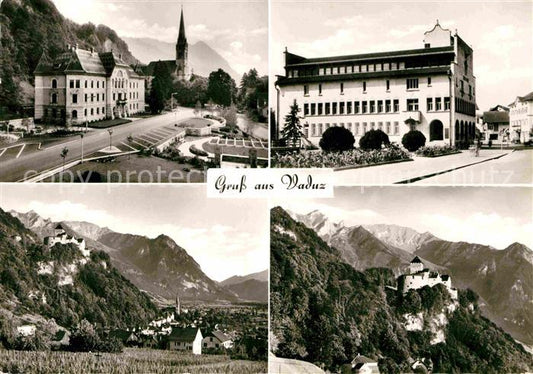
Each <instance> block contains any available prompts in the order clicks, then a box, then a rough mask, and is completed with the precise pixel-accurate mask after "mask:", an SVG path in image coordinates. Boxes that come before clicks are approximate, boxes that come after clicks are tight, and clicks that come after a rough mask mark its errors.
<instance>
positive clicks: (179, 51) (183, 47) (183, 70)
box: [176, 6, 190, 80]
mask: <svg viewBox="0 0 533 374" xmlns="http://www.w3.org/2000/svg"><path fill="white" fill-rule="evenodd" d="M188 49H189V45H188V43H187V37H186V36H185V23H184V22H183V6H182V7H181V17H180V32H179V35H178V42H177V43H176V75H177V76H178V79H180V80H188V79H189V78H190V74H189V64H188V61H187V58H188V56H187V54H188Z"/></svg>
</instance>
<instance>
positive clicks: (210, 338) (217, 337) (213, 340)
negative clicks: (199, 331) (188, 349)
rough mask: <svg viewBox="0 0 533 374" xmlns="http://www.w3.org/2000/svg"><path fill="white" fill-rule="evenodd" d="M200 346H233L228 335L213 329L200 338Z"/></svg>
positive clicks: (228, 347)
mask: <svg viewBox="0 0 533 374" xmlns="http://www.w3.org/2000/svg"><path fill="white" fill-rule="evenodd" d="M202 346H203V347H204V348H215V349H217V348H225V349H230V348H232V347H233V341H232V340H231V338H230V337H229V336H227V335H226V334H224V333H223V332H222V331H213V332H211V333H210V334H207V335H206V336H205V337H204V338H203V339H202Z"/></svg>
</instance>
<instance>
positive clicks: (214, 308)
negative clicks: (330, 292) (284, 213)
mask: <svg viewBox="0 0 533 374" xmlns="http://www.w3.org/2000/svg"><path fill="white" fill-rule="evenodd" d="M43 242H44V244H45V246H46V248H48V249H49V250H51V249H52V247H54V246H55V245H56V244H60V245H72V248H76V249H78V250H79V251H80V252H81V254H82V255H83V257H84V258H82V259H81V260H80V263H82V264H85V263H86V262H87V258H88V257H90V254H91V249H90V248H88V247H87V246H86V241H85V239H83V238H76V237H74V236H72V235H69V234H68V233H67V232H66V231H65V228H64V227H63V226H62V225H61V224H60V223H59V224H57V225H56V226H55V227H54V235H53V236H46V237H45V238H44V240H43ZM52 268H53V264H47V263H45V264H41V265H40V270H39V273H40V274H50V273H51V272H52ZM63 278H65V279H68V280H67V281H65V280H64V279H63ZM73 278H74V274H69V275H67V276H66V277H65V276H63V277H62V278H60V279H61V280H60V281H59V285H66V284H72V283H73ZM30 296H32V297H33V296H34V298H38V297H39V295H30ZM267 323H268V307H267V305H266V304H261V303H242V304H231V305H230V304H227V303H225V304H224V303H221V304H220V305H208V304H204V303H202V302H201V301H194V300H188V301H187V303H184V302H183V301H182V300H181V298H180V296H179V295H177V296H176V298H175V301H174V302H173V303H171V304H170V305H169V304H166V305H162V306H161V307H160V309H159V313H158V316H157V317H156V318H154V319H153V320H151V321H146V323H145V324H144V325H136V326H129V327H127V328H125V329H124V328H123V329H114V328H112V327H110V326H99V325H98V324H96V328H97V330H98V332H99V333H100V334H101V335H102V336H107V337H108V338H110V339H114V340H117V341H119V342H120V343H119V344H122V346H124V347H136V348H148V349H160V350H170V351H179V352H184V353H188V354H193V355H202V354H212V355H227V356H231V358H238V359H248V360H258V361H263V360H266V357H267V356H266V352H267V336H268V334H267V331H268V326H267ZM36 330H37V326H36V325H35V324H31V323H28V324H24V325H21V326H18V327H17V333H18V335H19V336H23V337H32V336H34V335H35V334H36ZM70 336H71V332H70V331H68V330H67V329H63V328H61V329H58V330H57V332H56V334H55V336H54V337H52V341H51V347H52V348H53V349H54V350H68V347H69V345H70Z"/></svg>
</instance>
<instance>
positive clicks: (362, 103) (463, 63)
mask: <svg viewBox="0 0 533 374" xmlns="http://www.w3.org/2000/svg"><path fill="white" fill-rule="evenodd" d="M276 90H277V103H276V116H277V119H276V123H277V124H278V127H279V128H278V129H277V133H278V134H280V133H281V129H282V127H283V123H281V122H280V121H283V117H284V116H285V115H286V114H287V113H288V112H289V108H290V106H291V105H292V104H293V102H294V101H296V103H297V104H298V106H299V108H300V109H301V112H300V115H301V116H303V118H302V119H301V123H302V124H303V135H304V136H305V137H306V138H307V139H308V140H310V141H311V142H312V143H314V144H318V142H319V140H320V138H321V136H322V134H323V133H324V131H326V129H328V128H329V127H332V126H341V127H345V128H347V129H349V130H350V131H351V132H352V133H353V135H354V137H355V139H356V145H357V144H358V142H359V139H360V138H361V137H362V135H363V134H365V132H366V131H368V130H370V129H381V130H383V131H384V132H385V133H387V134H388V136H389V139H390V140H391V142H397V143H401V139H402V136H403V135H404V134H405V133H407V132H408V131H410V130H412V129H416V130H419V131H421V132H422V133H423V134H424V135H425V136H426V140H427V143H429V144H451V145H454V144H456V142H458V141H468V142H472V141H473V139H474V137H475V121H476V117H475V111H476V96H475V95H476V93H475V92H476V89H475V77H474V73H473V51H472V48H470V47H469V46H468V45H467V44H466V43H465V42H464V41H463V40H462V39H461V38H460V37H459V35H457V33H455V34H454V35H452V33H451V32H450V30H446V29H443V28H442V27H441V26H440V25H439V24H438V22H437V24H436V25H435V26H434V27H433V29H432V30H430V31H428V32H426V33H424V48H420V49H412V50H404V51H394V52H384V53H368V54H360V55H347V56H336V57H319V58H305V57H302V56H298V55H295V54H292V53H289V52H288V51H287V50H286V51H285V76H278V79H277V81H276Z"/></svg>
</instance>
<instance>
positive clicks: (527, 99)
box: [519, 92, 533, 101]
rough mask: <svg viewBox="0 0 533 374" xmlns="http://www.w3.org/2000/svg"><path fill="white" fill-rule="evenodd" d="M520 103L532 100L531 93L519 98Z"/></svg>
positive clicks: (532, 95) (532, 94)
mask: <svg viewBox="0 0 533 374" xmlns="http://www.w3.org/2000/svg"><path fill="white" fill-rule="evenodd" d="M519 98H520V100H522V101H531V100H533V92H530V93H528V94H527V95H526V96H519Z"/></svg>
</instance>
